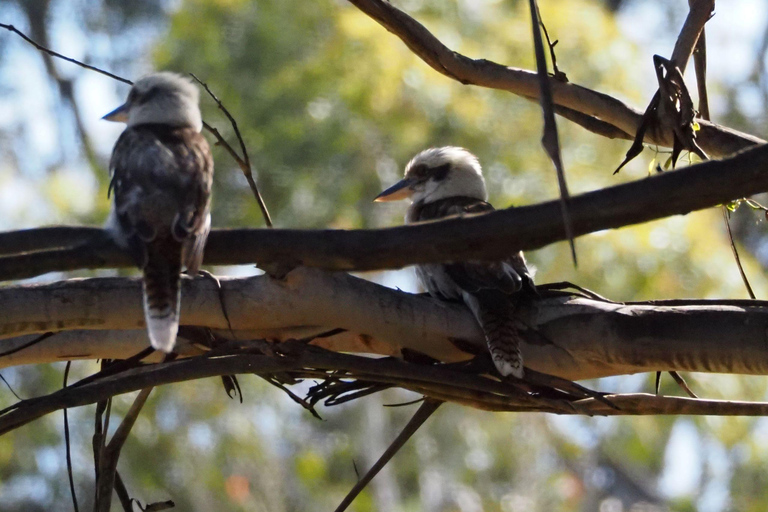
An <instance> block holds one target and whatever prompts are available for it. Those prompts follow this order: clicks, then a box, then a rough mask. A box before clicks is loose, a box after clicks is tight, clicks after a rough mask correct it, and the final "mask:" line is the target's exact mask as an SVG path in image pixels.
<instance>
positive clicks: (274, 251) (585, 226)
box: [0, 146, 768, 280]
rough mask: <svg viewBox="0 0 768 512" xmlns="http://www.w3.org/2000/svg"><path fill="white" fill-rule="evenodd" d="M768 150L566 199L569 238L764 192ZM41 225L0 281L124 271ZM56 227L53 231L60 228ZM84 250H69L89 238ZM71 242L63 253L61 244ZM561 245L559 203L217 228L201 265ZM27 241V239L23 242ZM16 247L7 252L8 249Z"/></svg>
mask: <svg viewBox="0 0 768 512" xmlns="http://www.w3.org/2000/svg"><path fill="white" fill-rule="evenodd" d="M766 168H768V147H764V146H761V147H757V148H753V149H751V150H747V151H744V152H742V153H739V154H737V155H735V156H733V157H731V158H728V159H726V160H720V161H710V162H704V163H701V164H697V165H693V166H690V167H687V168H685V169H680V170H677V171H675V172H668V173H664V174H660V175H655V176H651V177H648V178H645V179H642V180H639V181H635V182H632V183H627V184H623V185H617V186H614V187H609V188H605V189H602V190H598V191H595V192H589V193H586V194H581V195H578V196H573V197H571V201H570V214H571V218H572V221H573V230H574V234H575V235H576V236H581V235H584V234H587V233H593V232H595V231H601V230H605V229H612V228H618V227H622V226H628V225H631V224H639V223H642V222H647V221H651V220H655V219H662V218H665V217H669V216H672V215H684V214H686V213H689V212H692V211H695V210H701V209H704V208H709V207H712V206H717V205H720V204H723V203H727V202H729V201H731V200H734V199H738V198H742V197H747V196H751V195H754V194H758V193H762V192H766V191H768V173H766V172H765V169H766ZM85 229H86V231H80V230H78V229H76V228H45V229H44V230H43V231H41V233H43V234H44V237H45V238H48V237H51V239H54V240H55V243H54V244H51V245H49V247H58V248H60V249H55V250H52V251H38V252H31V253H25V254H21V255H12V256H4V257H0V280H9V279H20V278H26V277H32V276H36V275H40V274H44V273H46V272H52V271H64V270H74V269H79V268H104V267H118V266H130V265H131V261H130V259H129V258H128V256H127V255H126V254H125V253H123V252H122V251H121V250H120V249H119V248H117V247H116V246H115V245H114V244H113V243H112V242H111V241H110V240H109V239H108V237H106V235H104V234H103V233H100V232H98V231H94V230H93V229H92V228H85ZM59 230H61V232H60V231H59ZM96 234H98V236H96V237H95V238H94V239H91V241H90V242H88V243H87V244H83V245H79V246H75V245H77V243H78V242H80V241H82V240H83V239H84V238H85V237H86V236H88V235H96ZM67 237H71V239H72V241H73V244H72V246H70V248H61V247H62V245H63V243H64V239H65V238H67ZM41 238H43V237H42V236H38V234H37V232H36V230H29V231H18V232H9V233H0V247H3V248H4V249H3V251H4V252H6V253H13V252H16V250H15V249H17V248H18V249H21V250H28V249H29V248H36V249H41V248H42V247H44V246H45V240H42V239H41ZM564 239H565V233H564V230H563V224H562V216H561V212H560V205H559V203H558V202H557V201H549V202H546V203H541V204H537V205H532V206H525V207H519V208H511V209H507V210H500V211H497V212H492V213H489V214H485V215H474V216H467V217H464V218H453V219H447V220H443V221H439V222H430V223H422V224H417V225H411V226H399V227H395V228H386V229H369V230H364V229H361V230H348V231H347V230H327V229H326V230H301V229H296V230H291V229H272V230H267V229H235V230H216V231H213V232H212V233H211V236H210V238H209V239H208V246H207V247H206V252H205V263H206V264H208V265H222V264H248V263H256V264H259V265H269V264H275V263H277V264H283V265H286V266H298V265H304V266H310V267H319V268H325V269H330V270H372V269H384V268H399V267H404V266H407V265H411V264H415V263H429V262H440V261H450V260H467V259H486V260H494V259H502V258H504V257H506V256H508V255H509V254H511V253H512V252H514V251H516V250H518V249H522V250H531V249H538V248H540V247H544V246H546V245H549V244H551V243H554V242H557V241H561V240H564ZM31 240H34V242H33V241H31ZM14 244H16V247H14Z"/></svg>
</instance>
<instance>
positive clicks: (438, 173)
mask: <svg viewBox="0 0 768 512" xmlns="http://www.w3.org/2000/svg"><path fill="white" fill-rule="evenodd" d="M450 170H451V164H443V165H441V166H439V167H433V168H432V169H431V170H430V174H431V175H432V179H433V180H435V181H443V180H444V179H445V178H446V176H448V171H450Z"/></svg>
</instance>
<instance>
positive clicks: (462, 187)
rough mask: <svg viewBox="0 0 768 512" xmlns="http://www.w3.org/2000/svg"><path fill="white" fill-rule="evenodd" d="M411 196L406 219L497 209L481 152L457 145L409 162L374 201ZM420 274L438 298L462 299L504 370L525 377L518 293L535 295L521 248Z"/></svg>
mask: <svg viewBox="0 0 768 512" xmlns="http://www.w3.org/2000/svg"><path fill="white" fill-rule="evenodd" d="M407 198H408V199H410V200H411V201H412V204H411V206H410V207H409V208H408V212H407V213H406V215H405V222H406V224H411V223H413V222H420V221H426V220H434V219H439V218H442V217H447V216H450V215H462V214H468V213H481V212H489V211H493V209H494V208H493V206H491V205H490V204H489V203H488V202H486V199H487V198H488V193H487V192H486V189H485V180H484V179H483V174H482V169H481V167H480V162H478V160H477V157H475V156H474V155H473V154H472V153H470V152H469V151H467V150H466V149H462V148H457V147H443V148H432V149H427V150H425V151H422V152H421V153H419V154H418V155H416V156H415V157H414V158H413V159H412V160H411V161H410V162H408V165H407V166H406V167H405V178H403V179H402V180H401V181H399V182H398V183H396V184H395V185H393V186H392V187H390V188H388V189H387V190H385V191H384V192H382V193H381V194H379V195H378V196H377V197H376V199H375V201H396V200H398V199H407ZM416 275H417V276H418V278H419V281H421V284H422V285H423V286H424V288H426V289H427V291H428V292H429V293H430V294H431V295H432V296H433V297H436V298H442V299H448V300H463V301H464V303H465V304H466V305H467V306H468V307H469V309H470V310H471V311H472V313H473V314H474V315H475V318H476V319H477V321H478V323H479V324H480V326H481V327H482V329H483V333H484V334H485V340H486V342H487V343H488V349H489V350H490V353H491V356H492V358H493V362H494V364H495V365H496V368H497V369H498V370H499V372H500V373H501V374H502V375H504V376H507V375H513V376H515V377H517V378H523V358H522V355H521V353H520V346H519V343H518V332H517V327H516V326H515V321H514V317H513V312H514V308H515V305H516V303H517V301H518V299H519V298H521V297H522V296H525V295H529V296H531V295H536V287H535V286H534V284H533V277H532V275H531V272H529V271H528V267H527V266H526V264H525V258H524V257H523V253H522V252H518V253H517V254H514V255H512V256H510V257H509V258H507V259H506V260H504V261H499V262H485V261H467V262H458V263H441V264H426V265H418V266H417V267H416Z"/></svg>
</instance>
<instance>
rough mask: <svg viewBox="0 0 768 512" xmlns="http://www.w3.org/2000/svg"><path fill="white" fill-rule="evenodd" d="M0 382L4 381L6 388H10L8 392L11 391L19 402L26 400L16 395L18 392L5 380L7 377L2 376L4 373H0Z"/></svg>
mask: <svg viewBox="0 0 768 512" xmlns="http://www.w3.org/2000/svg"><path fill="white" fill-rule="evenodd" d="M0 380H2V381H3V384H5V387H7V388H8V391H10V392H11V394H12V395H13V396H15V397H16V399H17V400H24V399H23V398H21V397H20V396H19V395H18V394H17V393H16V391H15V390H14V389H13V388H12V387H11V384H10V383H9V382H8V381H7V380H6V379H5V377H3V374H2V373H0Z"/></svg>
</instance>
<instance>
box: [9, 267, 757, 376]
mask: <svg viewBox="0 0 768 512" xmlns="http://www.w3.org/2000/svg"><path fill="white" fill-rule="evenodd" d="M221 284H222V289H223V297H224V300H225V303H226V304H227V309H228V312H229V318H230V321H231V323H232V326H233V329H234V330H235V335H236V336H237V338H238V339H253V338H259V337H272V338H275V339H282V340H284V339H286V338H290V337H297V336H296V334H298V332H301V331H304V332H309V331H313V332H321V331H325V330H328V329H330V328H336V327H341V328H344V329H347V330H348V331H349V333H346V334H345V335H342V336H340V337H330V338H324V339H322V340H318V343H319V344H321V345H322V346H324V347H326V348H329V349H332V350H342V351H356V352H367V353H375V354H384V355H395V354H399V353H400V351H401V349H403V348H407V349H410V350H412V351H417V352H420V353H423V354H426V355H429V356H431V357H433V358H436V359H438V360H441V361H457V360H462V359H466V358H467V357H469V354H468V353H466V352H463V351H462V350H459V347H461V348H463V349H465V350H469V351H477V352H482V351H483V350H484V346H485V344H484V341H483V337H482V334H481V332H480V330H479V328H478V327H477V325H476V323H475V321H474V319H473V317H472V315H471V314H470V313H469V311H468V310H466V309H465V308H464V307H463V306H462V305H459V304H448V303H444V302H439V301H435V300H433V299H431V298H428V297H425V296H418V295H412V294H408V293H404V292H400V291H397V290H391V289H388V288H384V287H382V286H379V285H376V284H374V283H370V282H368V281H365V280H362V279H358V278H355V277H352V276H349V275H346V274H342V273H326V272H323V271H318V270H312V269H306V268H299V269H296V270H294V271H293V272H291V273H289V274H288V276H287V277H286V279H285V280H282V281H279V280H276V279H272V278H269V277H266V276H260V277H254V278H246V279H222V281H221ZM140 291H141V285H140V283H139V281H138V280H135V279H127V278H95V279H84V280H72V281H68V282H65V283H56V284H51V285H37V286H16V287H8V288H4V289H2V290H0V332H1V333H2V336H3V337H5V338H8V339H5V340H2V341H0V352H4V351H6V350H7V349H10V348H13V347H14V346H17V345H18V344H21V343H23V342H25V341H28V337H25V336H23V335H34V334H36V333H39V332H48V331H51V330H55V331H71V332H69V333H67V332H63V333H62V334H57V335H54V336H51V337H49V338H47V339H45V340H43V341H41V342H40V343H38V344H36V345H33V346H32V347H29V348H27V349H24V350H22V351H19V352H16V353H14V354H12V355H10V356H6V357H3V358H0V366H10V365H18V364H29V363H41V362H48V361H57V360H63V359H75V358H90V359H95V358H109V357H115V355H114V353H115V351H120V352H121V354H123V355H122V356H121V357H126V356H125V354H135V353H137V352H139V351H140V350H142V349H144V348H146V346H147V340H146V334H145V333H144V332H143V331H142V330H140V328H141V326H142V324H143V314H142V310H141V298H140V297H141V295H140V293H141V292H140ZM520 315H521V316H520V321H521V325H525V326H529V327H532V328H535V331H534V330H531V329H522V331H521V332H523V337H524V340H525V341H526V343H524V344H523V352H524V356H525V361H526V364H527V365H528V366H529V367H530V368H531V369H533V370H537V371H540V372H544V373H548V374H554V375H558V376H561V377H564V378H567V379H571V380H579V379H586V378H596V377H602V376H607V375H622V374H630V373H637V372H644V371H655V370H679V371H701V372H719V373H739V374H765V373H768V351H766V350H765V349H764V347H765V344H766V341H767V340H766V337H767V336H768V335H766V333H767V332H768V303H766V302H761V301H667V302H659V303H644V304H617V303H612V302H605V301H600V300H592V299H587V298H584V297H579V296H574V295H565V296H561V295H557V296H551V297H547V298H544V299H542V300H541V301H537V302H536V303H534V304H533V305H530V306H527V307H524V308H522V309H521V311H520ZM181 318H182V323H183V324H186V325H193V326H198V327H210V328H212V329H215V330H218V335H219V336H222V337H231V334H230V331H229V330H228V327H227V323H226V320H225V319H224V318H223V315H222V314H221V306H220V303H219V294H218V290H217V289H216V287H215V286H214V284H213V283H212V282H211V281H210V280H206V279H202V278H199V279H194V280H192V279H188V280H185V281H184V290H183V293H182V316H181ZM124 329H129V330H130V331H128V332H124V333H122V334H121V332H120V331H122V330H124ZM186 329H187V330H186V331H184V330H183V331H182V333H181V337H185V336H186V337H187V338H188V339H193V338H194V336H189V333H190V332H191V333H192V334H194V332H195V331H194V329H192V330H191V331H190V330H189V329H190V328H186ZM182 350H185V351H186V353H195V351H193V350H192V349H190V348H186V349H185V348H184V346H183V345H182ZM196 353H200V350H199V349H197V351H196Z"/></svg>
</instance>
